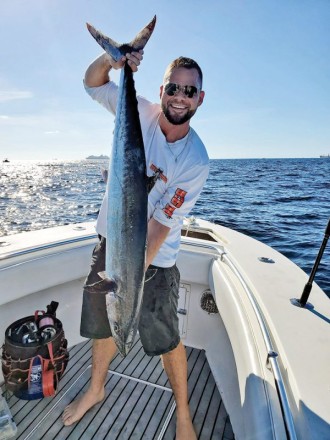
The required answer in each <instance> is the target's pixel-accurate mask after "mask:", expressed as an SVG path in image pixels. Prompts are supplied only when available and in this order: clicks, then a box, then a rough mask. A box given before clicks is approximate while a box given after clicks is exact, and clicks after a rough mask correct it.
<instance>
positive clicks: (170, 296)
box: [63, 51, 209, 440]
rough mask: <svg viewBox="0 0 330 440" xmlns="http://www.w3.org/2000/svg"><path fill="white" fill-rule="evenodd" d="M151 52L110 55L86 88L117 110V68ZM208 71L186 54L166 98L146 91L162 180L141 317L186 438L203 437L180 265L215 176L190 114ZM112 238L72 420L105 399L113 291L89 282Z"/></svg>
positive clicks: (86, 314) (85, 320)
mask: <svg viewBox="0 0 330 440" xmlns="http://www.w3.org/2000/svg"><path fill="white" fill-rule="evenodd" d="M142 59H143V51H139V52H132V53H131V54H127V55H126V57H123V58H122V59H121V60H120V61H118V62H115V61H114V60H113V59H112V58H111V57H110V56H109V55H107V54H102V55H101V56H100V57H98V58H97V59H96V60H95V61H94V62H93V63H92V64H91V65H90V66H89V67H88V69H87V71H86V74H85V87H86V91H87V92H88V93H89V94H90V95H91V97H92V98H93V99H95V100H97V101H98V102H100V103H101V104H102V105H104V106H105V107H106V108H107V109H108V110H109V111H110V112H112V113H113V114H115V111H116V101H117V91H118V86H117V85H116V84H114V83H113V82H112V81H110V79H109V71H110V70H111V69H120V68H122V67H123V65H124V63H125V62H127V63H128V64H129V66H130V67H131V69H132V71H133V72H136V71H137V69H138V66H139V65H140V62H141V60H142ZM202 80H203V78H202V71H201V69H200V67H199V66H198V64H197V63H196V62H195V61H193V60H191V59H189V58H184V57H180V58H178V59H177V60H175V61H173V62H172V63H171V64H170V65H169V66H168V68H167V70H166V72H165V76H164V81H163V84H162V85H161V87H160V101H161V102H160V105H158V104H152V103H150V102H149V101H147V100H146V99H144V98H142V97H138V107H139V114H140V121H141V128H142V134H143V140H144V147H145V154H146V165H147V173H148V176H155V179H154V180H155V183H154V186H153V187H152V189H151V190H150V192H149V197H148V219H149V220H148V234H147V254H146V269H147V272H146V280H147V281H146V282H145V287H144V296H143V304H142V309H141V317H140V323H139V334H140V338H141V342H142V345H143V348H144V350H145V352H146V353H147V354H148V355H150V356H155V355H160V356H161V357H162V362H163V366H164V368H165V371H166V373H167V375H168V378H169V381H170V383H171V386H172V389H173V393H174V397H175V400H176V405H177V425H176V433H177V437H176V438H177V439H178V440H183V439H185V440H188V439H189V440H192V439H195V438H196V435H195V432H194V429H193V425H192V421H191V416H190V413H189V405H188V390H187V359H186V353H185V349H184V347H183V345H182V343H181V341H180V335H179V329H178V318H177V313H176V312H177V302H178V291H179V277H180V275H179V271H178V269H177V267H176V265H175V261H176V258H177V254H178V251H179V245H180V236H181V226H182V222H183V217H184V216H185V215H187V214H188V213H189V211H190V210H191V209H192V207H193V206H194V204H195V202H196V200H197V198H198V196H199V194H200V192H201V190H202V187H203V185H204V183H205V181H206V179H207V176H208V171H209V160H208V156H207V153H206V150H205V147H204V145H203V143H202V141H201V140H200V138H199V137H198V135H197V134H196V132H195V131H194V130H193V129H192V128H191V127H190V119H191V117H192V116H193V115H194V114H195V112H196V110H197V108H198V107H199V106H200V105H201V104H202V102H203V99H204V91H202ZM106 204H107V201H106V197H105V198H104V201H103V203H102V206H101V210H100V214H99V217H98V220H97V227H96V229H97V232H98V233H99V235H100V236H102V237H105V236H106V211H107V206H106ZM104 253H105V239H104V238H102V239H101V241H100V243H99V244H98V245H97V246H96V248H95V250H94V254H93V262H92V267H91V272H90V274H89V276H88V278H87V280H86V284H85V289H84V298H83V308H82V320H81V334H82V336H85V337H88V338H92V339H93V365H92V378H91V384H90V387H89V389H88V390H87V392H86V393H85V394H84V395H83V396H82V397H81V398H80V399H78V400H76V401H74V402H73V403H72V404H71V405H69V406H68V407H67V408H66V409H65V411H64V413H63V422H64V424H65V425H71V424H73V423H74V422H76V421H78V420H79V419H80V418H81V417H83V415H84V414H85V413H86V412H87V411H88V410H89V409H90V408H91V407H92V406H94V405H95V404H96V403H98V402H100V401H101V400H103V398H104V394H105V392H104V385H105V381H106V375H107V371H108V368H109V364H110V362H111V360H112V358H113V357H114V355H115V354H116V345H115V343H114V340H113V338H112V337H111V331H110V327H109V323H108V319H107V314H106V305H105V294H106V292H103V293H99V294H95V293H93V294H91V293H90V292H89V291H88V290H89V286H90V285H92V284H94V283H97V282H98V281H100V277H99V275H98V273H99V272H102V271H103V270H104Z"/></svg>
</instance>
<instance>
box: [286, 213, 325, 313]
mask: <svg viewBox="0 0 330 440" xmlns="http://www.w3.org/2000/svg"><path fill="white" fill-rule="evenodd" d="M329 236H330V219H329V221H328V225H327V227H326V229H325V233H324V238H323V241H322V244H321V247H320V250H319V253H318V254H317V257H316V260H315V263H314V266H313V269H312V272H311V274H310V276H309V280H308V281H307V283H306V285H305V287H304V290H303V292H302V294H301V297H300V299H297V298H292V299H291V303H292V304H293V305H295V306H297V307H306V308H310V307H311V304H309V303H307V301H308V298H309V295H310V293H311V290H312V287H313V281H314V278H315V274H316V271H317V269H318V267H319V264H320V262H321V259H322V255H323V252H324V250H325V247H326V245H327V242H328V240H329ZM306 305H307V306H306Z"/></svg>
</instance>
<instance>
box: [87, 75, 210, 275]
mask: <svg viewBox="0 0 330 440" xmlns="http://www.w3.org/2000/svg"><path fill="white" fill-rule="evenodd" d="M85 88H86V91H87V93H88V94H89V95H90V96H91V97H92V98H93V99H95V100H96V101H98V102H99V103H100V104H102V105H103V106H104V107H105V108H106V109H107V110H109V111H110V112H111V113H112V114H115V112H116V105H117V92H118V86H117V85H116V84H115V83H113V82H112V81H110V82H108V83H106V84H104V85H103V86H101V87H85ZM137 99H138V109H139V114H140V122H141V128H142V135H143V141H144V149H145V155H146V166H147V174H148V176H153V175H154V174H155V172H157V171H158V174H159V178H158V179H157V180H156V183H155V185H154V187H153V189H152V190H151V191H150V193H149V197H148V220H149V219H150V218H151V217H153V218H154V219H155V220H157V221H158V222H159V223H161V224H162V225H165V226H168V227H169V228H171V230H170V232H169V234H168V236H167V237H166V239H165V241H164V243H163V244H162V246H161V248H160V250H159V252H158V254H157V255H156V257H155V259H154V260H153V262H152V264H154V265H155V266H159V267H171V266H173V265H174V264H175V261H176V258H177V255H178V251H179V246H180V237H181V226H182V223H183V218H184V217H185V216H187V215H188V213H189V211H190V210H191V209H192V208H193V206H194V205H195V203H196V201H197V198H198V196H199V194H200V192H201V190H202V188H203V186H204V183H205V181H206V179H207V176H208V173H209V158H208V155H207V152H206V149H205V146H204V144H203V143H202V141H201V140H200V138H199V136H198V135H197V133H196V132H195V131H194V130H193V129H192V128H190V130H189V132H188V134H187V136H185V137H184V138H183V139H180V140H178V141H176V142H173V143H168V142H167V141H166V138H165V136H164V134H163V133H162V131H161V129H160V127H159V124H158V117H159V114H160V111H161V110H160V105H159V104H152V103H151V102H149V101H148V100H146V99H145V98H142V97H140V96H138V97H137ZM106 216H107V194H105V196H104V199H103V202H102V205H101V209H100V212H99V216H98V219H97V223H96V230H97V232H98V234H100V235H102V236H103V237H106V230H107V228H106Z"/></svg>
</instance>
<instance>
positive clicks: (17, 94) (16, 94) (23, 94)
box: [0, 90, 33, 102]
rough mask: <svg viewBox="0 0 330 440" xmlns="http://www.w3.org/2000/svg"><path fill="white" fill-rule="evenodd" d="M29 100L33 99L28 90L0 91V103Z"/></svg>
mask: <svg viewBox="0 0 330 440" xmlns="http://www.w3.org/2000/svg"><path fill="white" fill-rule="evenodd" d="M30 98H33V93H32V92H30V91H28V90H0V102H6V101H14V100H17V99H30Z"/></svg>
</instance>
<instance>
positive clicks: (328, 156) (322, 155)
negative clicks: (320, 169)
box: [320, 154, 330, 159]
mask: <svg viewBox="0 0 330 440" xmlns="http://www.w3.org/2000/svg"><path fill="white" fill-rule="evenodd" d="M320 157H327V158H328V159H330V154H321V155H320Z"/></svg>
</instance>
